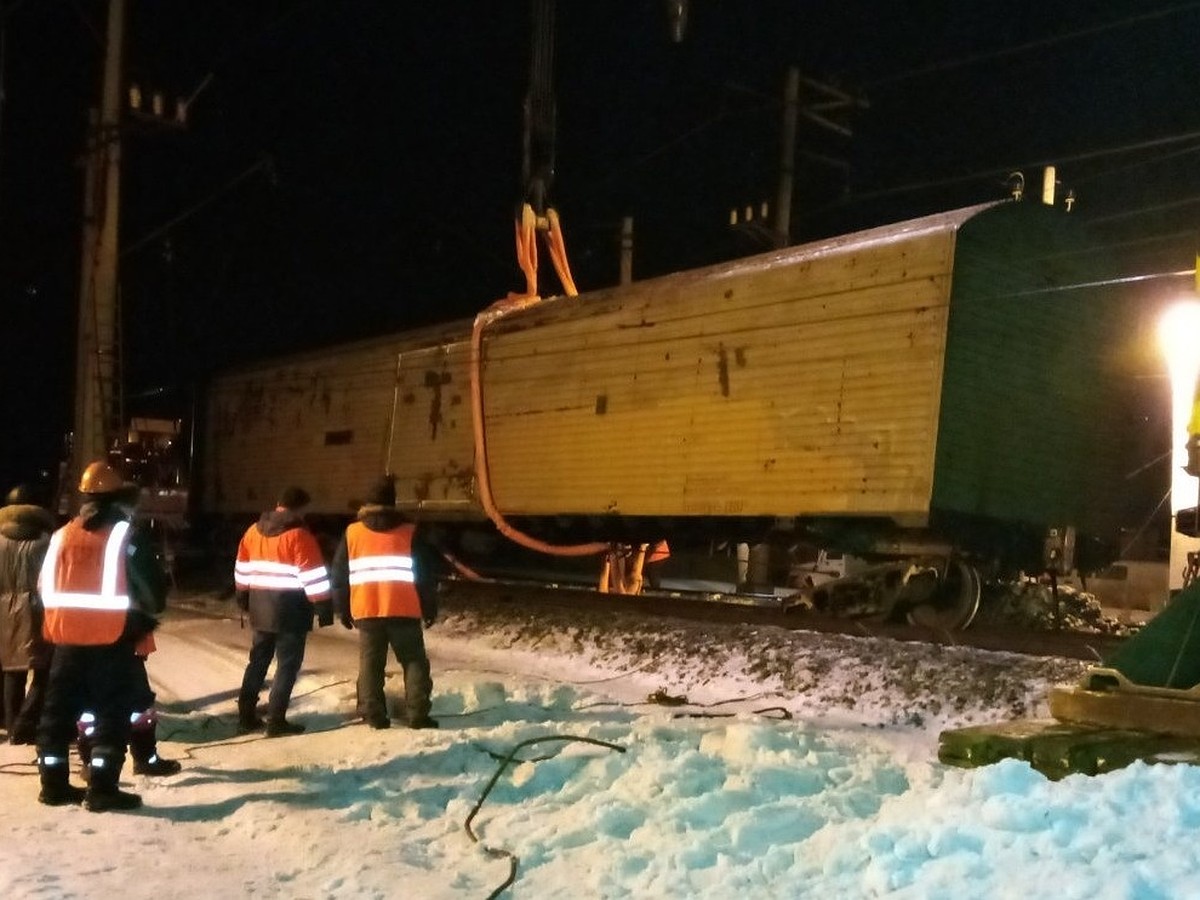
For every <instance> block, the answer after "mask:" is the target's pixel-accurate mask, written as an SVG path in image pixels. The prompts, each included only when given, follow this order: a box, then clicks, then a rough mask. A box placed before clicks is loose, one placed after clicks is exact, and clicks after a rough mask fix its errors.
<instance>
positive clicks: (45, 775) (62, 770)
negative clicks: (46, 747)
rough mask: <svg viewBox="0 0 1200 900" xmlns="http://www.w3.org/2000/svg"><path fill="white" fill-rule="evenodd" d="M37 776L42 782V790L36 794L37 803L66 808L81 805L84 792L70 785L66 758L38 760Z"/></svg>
mask: <svg viewBox="0 0 1200 900" xmlns="http://www.w3.org/2000/svg"><path fill="white" fill-rule="evenodd" d="M38 774H39V775H40V776H41V780H42V790H41V792H40V793H39V794H38V803H44V804H45V805H46V806H67V805H73V804H77V803H82V802H83V798H84V790H83V788H81V787H75V785H73V784H71V772H70V769H68V768H67V760H66V757H63V758H62V759H61V760H60V759H57V758H54V757H51V756H45V757H41V758H40V759H39V760H38Z"/></svg>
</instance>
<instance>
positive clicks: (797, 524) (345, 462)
mask: <svg viewBox="0 0 1200 900" xmlns="http://www.w3.org/2000/svg"><path fill="white" fill-rule="evenodd" d="M1072 224H1073V223H1072V222H1071V221H1070V217H1069V216H1068V215H1066V214H1065V213H1064V212H1063V211H1062V210H1055V209H1051V208H1048V207H1044V206H1039V205H1036V204H1031V203H1021V202H1016V201H1006V202H1001V203H995V204H986V205H981V206H975V207H971V208H967V209H961V210H957V211H953V212H948V213H944V214H940V215H934V216H929V217H925V218H920V219H915V220H911V221H907V222H902V223H899V224H896V225H891V226H886V227H880V228H874V229H871V230H867V231H863V232H860V233H856V234H852V235H848V236H844V237H839V238H835V239H830V240H824V241H819V242H815V243H810V244H806V245H802V246H795V247H790V248H786V249H781V250H777V251H774V252H770V253H765V254H762V255H758V256H754V257H750V258H746V259H740V260H737V261H734V262H727V263H722V264H720V265H714V266H711V267H708V268H704V269H700V270H696V271H688V272H681V273H677V274H672V275H667V276H664V277H659V278H654V279H648V280H645V281H641V282H635V283H633V284H629V285H623V286H620V287H614V288H610V289H605V290H599V291H594V292H591V293H587V294H583V295H580V296H578V297H556V298H549V299H545V300H543V301H541V302H539V303H537V304H534V305H531V306H529V307H527V308H523V309H518V310H516V311H514V312H512V313H511V314H508V315H501V316H497V317H496V318H494V319H493V320H491V321H489V323H488V324H487V325H486V327H483V328H482V329H481V332H480V335H479V346H478V352H477V353H476V354H475V355H474V356H473V354H472V346H471V339H472V323H471V322H470V321H463V322H457V323H451V324H449V325H446V326H443V327H440V328H433V329H424V330H420V331H412V332H407V333H402V334H397V335H389V336H386V337H380V338H376V339H372V340H367V341H361V342H357V343H352V344H345V345H341V346H336V347H331V348H328V349H326V350H322V351H319V352H312V353H306V354H301V355H296V356H293V357H289V358H286V359H275V360H270V361H267V362H263V363H260V364H257V365H252V366H246V367H242V368H239V369H237V370H234V371H229V372H225V373H223V374H221V375H220V376H218V377H216V378H215V379H214V380H213V382H212V384H211V389H210V390H209V391H208V395H207V424H206V428H205V431H204V441H203V444H202V450H203V454H204V455H203V465H202V466H201V472H202V478H201V480H200V482H199V485H198V486H199V488H200V490H199V497H200V502H201V505H202V507H203V509H204V510H205V512H207V513H210V514H214V515H219V516H224V517H239V516H240V517H243V518H244V517H248V516H251V515H254V514H255V513H257V512H258V511H259V510H260V509H261V508H262V507H264V506H265V505H267V504H269V502H270V501H271V500H272V499H273V498H274V496H275V495H276V494H277V493H278V491H279V490H280V488H281V487H283V486H284V485H286V484H289V483H293V482H294V483H298V484H302V485H304V486H305V487H306V488H307V489H308V490H309V491H310V492H311V494H312V496H313V498H314V506H313V510H314V512H317V513H322V514H326V515H329V516H335V517H336V516H346V515H349V514H351V513H352V511H353V509H354V508H355V507H356V505H357V503H358V499H359V498H360V497H361V492H362V490H363V486H364V485H365V484H366V483H367V482H368V481H369V479H370V477H371V476H372V475H374V474H377V473H379V472H381V471H384V470H387V471H390V472H392V473H394V474H395V476H396V483H397V493H398V496H399V498H400V499H399V504H400V505H401V506H405V507H408V508H410V509H413V510H418V511H419V512H420V514H421V515H422V516H424V517H427V518H435V519H442V520H445V521H447V522H453V523H458V524H457V525H455V528H459V529H462V531H463V532H464V533H465V532H466V531H469V530H470V529H471V528H472V527H474V525H473V523H475V524H477V523H481V522H485V519H486V517H485V513H484V508H483V504H482V502H481V500H482V498H481V496H480V493H479V488H480V479H479V475H480V474H486V476H487V479H488V481H489V482H490V490H491V497H492V499H493V500H494V505H495V507H496V509H498V510H499V511H500V512H501V513H502V514H503V515H504V516H505V517H506V518H508V519H509V520H510V521H512V522H513V523H515V524H516V525H517V526H518V527H519V528H521V529H522V530H523V531H525V532H527V533H529V534H533V535H536V536H537V537H539V538H540V539H543V540H550V541H553V540H558V541H572V540H580V539H588V540H605V541H609V540H611V541H649V540H654V539H657V538H659V537H664V536H667V537H670V538H674V539H675V540H676V541H678V542H679V543H680V544H681V545H683V544H687V543H689V542H693V543H694V542H699V541H705V540H709V541H711V540H718V539H727V540H732V541H749V542H753V543H759V542H769V541H776V542H778V543H780V544H788V545H795V544H798V543H806V544H811V545H815V546H821V547H825V548H829V549H832V550H838V551H843V552H851V553H855V554H858V555H861V556H862V557H864V558H866V559H868V560H872V561H874V562H877V563H879V564H880V566H881V568H878V569H877V570H875V572H876V575H877V577H876V578H875V581H874V582H873V583H871V584H872V586H871V587H870V588H869V590H868V594H870V596H871V598H872V599H870V600H869V602H870V603H879V602H883V603H884V604H885V605H887V606H888V607H889V608H890V607H891V606H892V605H893V604H894V603H896V602H897V601H904V602H907V603H908V604H909V605H910V606H913V605H915V606H916V608H920V609H924V610H925V612H926V613H930V614H932V615H934V616H935V621H937V619H936V615H937V610H939V609H948V610H949V612H948V613H947V614H948V615H949V616H950V619H949V620H948V621H949V623H950V624H963V619H964V616H965V617H966V618H969V612H970V611H972V610H973V605H972V604H973V603H974V602H976V601H977V598H978V575H977V572H978V570H979V568H981V567H985V568H990V569H994V568H997V567H1018V568H1024V569H1026V570H1030V569H1039V568H1040V567H1041V566H1042V565H1043V564H1044V563H1045V558H1044V555H1045V551H1046V548H1047V543H1046V540H1047V535H1051V536H1053V535H1058V536H1060V537H1062V536H1072V535H1078V544H1079V546H1080V547H1083V546H1088V547H1090V546H1094V545H1095V541H1092V540H1091V539H1092V538H1095V539H1105V538H1108V537H1110V536H1112V535H1114V534H1115V533H1116V528H1117V525H1118V522H1117V512H1118V510H1117V508H1116V507H1117V503H1116V495H1115V492H1114V491H1113V490H1112V489H1111V488H1112V485H1113V484H1114V483H1115V479H1116V478H1117V477H1118V474H1119V473H1118V466H1119V459H1118V453H1117V448H1116V446H1115V444H1114V441H1113V439H1112V438H1113V435H1114V434H1115V433H1116V429H1115V428H1114V425H1113V417H1114V415H1115V414H1117V411H1118V407H1119V403H1118V402H1117V399H1116V398H1118V397H1119V395H1120V382H1119V379H1118V373H1117V372H1116V369H1115V366H1114V364H1113V359H1112V353H1111V352H1110V348H1112V346H1113V342H1114V336H1115V329H1116V328H1117V327H1118V323H1119V315H1118V313H1119V308H1120V302H1121V300H1120V297H1119V296H1118V295H1117V294H1116V293H1115V292H1114V290H1113V289H1112V288H1106V287H1102V286H1098V285H1099V284H1100V283H1101V282H1103V281H1104V279H1103V278H1102V277H1100V275H1101V273H1099V272H1098V271H1097V270H1096V269H1095V266H1096V257H1095V256H1094V255H1089V254H1088V253H1087V252H1086V251H1087V246H1086V244H1085V243H1082V242H1081V241H1080V239H1079V237H1078V235H1077V234H1076V233H1075V231H1074V229H1073V228H1072V227H1071V226H1072ZM473 365H474V366H476V367H477V369H476V373H475V374H476V376H477V391H476V393H475V394H474V395H473V394H472V366H473ZM473 409H474V410H475V411H476V415H475V416H474V417H473V415H472V412H473ZM473 418H474V419H476V420H477V421H478V422H479V423H480V424H481V426H482V432H483V433H482V434H477V433H476V427H475V425H474V424H473ZM481 450H482V451H484V452H483V457H484V458H482V459H477V456H479V455H480V451H481ZM484 466H485V467H486V469H485V470H484V471H483V472H481V469H480V467H484ZM483 530H484V531H486V530H487V529H486V527H485V528H484V529H483ZM1069 545H1070V541H1069V540H1066V541H1064V542H1062V543H1060V544H1054V549H1055V552H1056V553H1057V552H1058V551H1059V550H1062V551H1067V550H1069V549H1070V547H1069ZM1052 555H1054V554H1052ZM917 575H921V576H922V577H916V576H917ZM930 575H931V576H932V579H930V578H928V577H924V576H930ZM868 582H870V579H868ZM852 593H853V592H852ZM854 596H858V595H854ZM880 596H883V597H884V599H883V600H880ZM860 599H861V598H860ZM824 600H825V601H826V602H829V603H833V602H835V600H834V595H833V594H832V593H826V595H825V597H824ZM837 602H841V601H837ZM966 607H970V610H967V609H966Z"/></svg>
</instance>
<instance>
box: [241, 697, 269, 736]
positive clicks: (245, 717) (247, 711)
mask: <svg viewBox="0 0 1200 900" xmlns="http://www.w3.org/2000/svg"><path fill="white" fill-rule="evenodd" d="M265 725H266V723H265V722H264V721H263V718H262V716H260V715H259V714H258V701H257V700H253V701H251V702H249V703H246V702H245V701H243V700H238V727H237V733H238V734H251V733H252V732H255V731H262V730H263V727H264V726H265Z"/></svg>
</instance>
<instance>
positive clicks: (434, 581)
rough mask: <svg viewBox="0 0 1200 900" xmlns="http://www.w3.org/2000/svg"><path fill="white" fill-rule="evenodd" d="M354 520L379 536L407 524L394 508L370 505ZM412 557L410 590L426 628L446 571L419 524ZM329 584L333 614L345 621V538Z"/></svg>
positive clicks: (347, 584) (347, 566)
mask: <svg viewBox="0 0 1200 900" xmlns="http://www.w3.org/2000/svg"><path fill="white" fill-rule="evenodd" d="M358 520H359V521H360V522H362V523H363V524H364V525H365V526H367V528H369V529H371V530H372V531H381V532H382V531H391V530H392V529H393V528H395V527H396V526H397V525H401V524H403V523H404V522H407V521H408V519H407V518H406V517H405V515H404V513H402V512H400V510H398V509H396V508H395V507H391V506H374V505H368V506H364V507H362V508H361V509H360V510H359V511H358ZM412 557H413V586H414V587H416V589H417V597H418V599H420V601H421V618H422V619H423V620H424V621H425V622H426V623H427V624H432V623H433V621H434V620H435V619H436V618H437V614H438V582H439V581H440V580H441V578H442V577H443V576H444V575H445V574H446V573H447V570H448V568H449V567H448V566H447V565H446V561H445V558H444V557H443V556H442V553H441V551H440V550H439V549H438V547H437V545H436V544H435V543H434V542H433V541H432V540H431V539H430V536H429V534H428V531H427V530H426V529H424V528H423V526H421V525H420V524H419V523H418V525H417V526H416V530H415V531H414V533H413V539H412ZM329 581H330V585H331V588H332V591H333V609H334V612H335V613H337V615H338V617H339V618H341V619H343V620H346V619H348V618H350V551H349V548H348V547H347V545H346V535H345V534H343V535H342V539H341V540H340V541H339V542H338V546H337V550H335V551H334V554H333V566H332V568H331V569H330V571H329Z"/></svg>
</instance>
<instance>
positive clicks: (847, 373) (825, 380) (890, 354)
mask: <svg viewBox="0 0 1200 900" xmlns="http://www.w3.org/2000/svg"><path fill="white" fill-rule="evenodd" d="M958 221H959V220H955V219H945V220H939V221H937V222H933V221H925V222H923V223H918V225H917V227H907V228H904V229H880V230H877V231H875V232H866V233H863V234H862V235H859V236H857V237H856V238H855V239H848V238H847V239H839V240H837V241H830V242H826V243H823V244H819V245H813V246H809V247H797V248H792V249H790V250H786V251H780V252H778V253H775V254H769V255H766V256H763V257H757V258H754V259H752V260H748V261H743V262H742V263H738V264H729V265H726V266H720V267H713V268H711V269H707V270H701V271H699V272H694V273H684V274H681V275H674V276H670V277H668V278H663V279H656V280H652V281H646V282H642V283H639V284H635V285H632V286H629V287H626V288H623V289H621V290H620V291H615V290H614V291H609V292H601V293H598V294H594V295H591V296H585V297H582V298H578V299H576V300H567V301H561V300H560V301H551V302H547V303H543V304H542V305H541V306H540V307H538V308H535V309H534V310H532V311H531V312H529V313H526V314H521V315H515V316H512V317H510V318H509V319H507V320H504V321H503V322H501V323H499V326H498V327H497V328H496V329H495V332H494V333H493V334H492V335H491V336H490V337H489V339H488V340H487V342H486V345H485V353H486V367H485V375H484V402H485V410H486V419H485V421H486V428H487V440H488V448H489V449H488V455H489V465H490V471H491V475H492V480H493V487H494V493H495V496H496V500H497V503H498V505H499V507H500V508H501V509H502V510H504V511H505V512H507V513H510V514H552V513H597V512H611V513H622V514H627V515H678V514H681V513H684V514H693V515H738V516H743V515H746V516H748V515H755V516H758V515H771V516H774V515H778V516H794V515H805V514H818V515H819V514H842V513H852V514H855V515H891V516H903V517H905V518H906V519H909V520H912V519H918V520H919V519H920V517H921V516H922V515H924V514H926V513H927V512H928V509H929V501H930V493H931V487H932V481H933V471H932V467H933V459H934V451H935V441H936V426H937V420H938V412H939V397H940V391H941V378H942V360H943V355H944V349H945V339H946V322H947V312H948V302H949V291H950V275H951V268H952V261H953V248H954V229H955V227H956V225H957V224H958Z"/></svg>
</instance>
